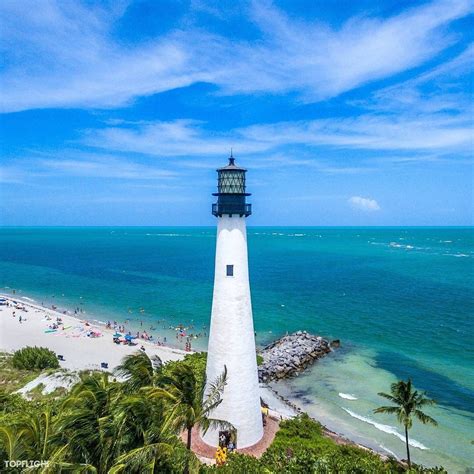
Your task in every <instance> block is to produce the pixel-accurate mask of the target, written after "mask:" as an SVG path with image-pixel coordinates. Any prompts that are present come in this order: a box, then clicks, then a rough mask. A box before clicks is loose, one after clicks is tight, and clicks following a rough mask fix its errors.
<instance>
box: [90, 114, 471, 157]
mask: <svg viewBox="0 0 474 474" xmlns="http://www.w3.org/2000/svg"><path fill="white" fill-rule="evenodd" d="M84 143H85V144H87V145H89V146H94V147H98V148H103V149H108V150H115V151H121V152H136V153H145V154H149V155H156V156H188V157H192V156H207V155H222V153H224V152H225V151H226V150H228V149H229V147H230V146H231V145H232V144H238V152H239V154H241V155H246V154H250V153H252V154H255V153H262V152H267V151H270V150H275V151H276V150H278V149H281V148H282V147H288V146H290V147H295V146H305V147H320V146H330V147H333V148H339V149H361V150H390V151H403V152H408V151H412V152H417V153H418V152H433V151H446V150H449V151H450V152H454V151H457V152H469V150H470V149H471V145H472V124H471V119H470V116H469V114H467V113H466V114H460V115H454V116H453V115H449V114H441V113H440V114H412V113H406V114H396V115H395V114H363V115H360V116H358V117H354V118H331V119H319V120H304V121H294V122H277V123H270V124H261V125H254V126H249V127H242V128H236V129H233V130H229V131H226V132H225V133H222V132H216V131H213V130H209V129H206V127H205V124H204V123H203V122H197V121H192V120H176V121H172V122H160V121H157V122H154V123H147V124H144V125H141V124H138V125H134V126H129V125H127V126H124V127H107V128H103V129H99V130H88V131H87V133H86V134H85V137H84ZM287 151H288V150H287ZM291 154H293V155H295V154H296V153H290V155H291Z"/></svg>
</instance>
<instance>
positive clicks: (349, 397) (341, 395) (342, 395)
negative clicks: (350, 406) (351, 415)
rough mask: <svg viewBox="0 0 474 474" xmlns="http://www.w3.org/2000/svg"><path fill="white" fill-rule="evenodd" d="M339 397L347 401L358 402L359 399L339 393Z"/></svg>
mask: <svg viewBox="0 0 474 474" xmlns="http://www.w3.org/2000/svg"><path fill="white" fill-rule="evenodd" d="M338 395H339V396H340V397H341V398H345V399H346V400H357V397H354V395H349V394H348V393H341V392H339V393H338Z"/></svg>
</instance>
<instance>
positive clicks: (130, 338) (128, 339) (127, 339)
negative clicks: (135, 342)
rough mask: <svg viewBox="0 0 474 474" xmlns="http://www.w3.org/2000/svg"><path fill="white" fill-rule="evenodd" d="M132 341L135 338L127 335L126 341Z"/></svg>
mask: <svg viewBox="0 0 474 474" xmlns="http://www.w3.org/2000/svg"><path fill="white" fill-rule="evenodd" d="M132 339H133V336H130V334H127V335H126V336H125V340H126V341H131V340H132Z"/></svg>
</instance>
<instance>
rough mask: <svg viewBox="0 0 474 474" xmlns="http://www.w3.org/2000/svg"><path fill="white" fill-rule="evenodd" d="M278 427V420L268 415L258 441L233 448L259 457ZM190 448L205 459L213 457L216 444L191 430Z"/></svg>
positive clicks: (182, 437)
mask: <svg viewBox="0 0 474 474" xmlns="http://www.w3.org/2000/svg"><path fill="white" fill-rule="evenodd" d="M278 429H279V422H278V420H275V419H273V418H270V417H268V418H267V423H266V425H265V426H264V431H263V436H262V437H261V438H260V440H259V441H258V443H255V444H254V445H252V446H247V447H246V448H239V447H237V449H236V450H235V451H236V452H238V453H241V454H248V455H250V456H254V457H256V458H259V457H260V456H261V455H262V454H263V453H264V452H265V451H266V450H267V449H268V448H269V447H270V445H271V444H272V443H273V440H274V439H275V435H276V433H277V431H278ZM181 439H182V440H183V442H184V443H186V439H187V433H186V432H183V433H182V434H181ZM191 450H192V451H193V453H194V454H197V455H198V456H202V457H204V458H207V459H214V457H215V455H216V450H217V447H216V446H210V445H209V444H207V443H206V442H205V441H204V440H203V439H202V437H201V434H200V433H199V432H198V431H197V430H193V433H192V437H191Z"/></svg>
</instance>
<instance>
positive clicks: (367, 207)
mask: <svg viewBox="0 0 474 474" xmlns="http://www.w3.org/2000/svg"><path fill="white" fill-rule="evenodd" d="M347 202H348V203H349V204H350V205H351V206H352V207H353V208H355V209H359V210H361V211H367V212H374V211H380V206H379V204H378V202H377V201H376V200H375V199H370V198H363V197H360V196H352V197H351V198H349V200H348V201H347Z"/></svg>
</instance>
